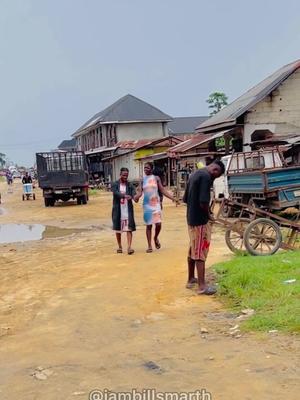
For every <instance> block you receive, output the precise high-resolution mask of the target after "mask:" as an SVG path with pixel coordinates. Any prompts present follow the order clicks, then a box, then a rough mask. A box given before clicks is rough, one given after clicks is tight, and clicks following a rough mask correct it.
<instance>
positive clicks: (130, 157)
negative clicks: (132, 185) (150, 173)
mask: <svg viewBox="0 0 300 400" xmlns="http://www.w3.org/2000/svg"><path fill="white" fill-rule="evenodd" d="M134 155H135V153H134V152H132V153H129V154H126V155H125V154H124V155H123V156H120V157H117V158H115V159H114V160H113V177H112V179H113V180H114V181H115V180H117V179H118V178H119V176H120V169H121V168H122V167H126V168H128V169H129V180H130V181H138V180H140V178H141V171H140V163H139V162H138V161H135V160H134Z"/></svg>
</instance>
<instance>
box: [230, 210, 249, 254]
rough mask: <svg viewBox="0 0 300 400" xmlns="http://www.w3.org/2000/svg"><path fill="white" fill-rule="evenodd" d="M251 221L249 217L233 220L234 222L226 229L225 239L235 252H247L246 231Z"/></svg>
mask: <svg viewBox="0 0 300 400" xmlns="http://www.w3.org/2000/svg"><path fill="white" fill-rule="evenodd" d="M250 222H251V220H250V219H249V218H240V219H238V220H236V221H235V222H233V224H232V225H231V226H230V227H229V228H228V229H227V230H226V232H225V241H226V244H227V246H228V247H229V249H230V250H231V251H232V252H233V253H239V254H240V253H245V252H246V248H245V245H244V233H245V229H246V228H247V226H248V225H249V223H250Z"/></svg>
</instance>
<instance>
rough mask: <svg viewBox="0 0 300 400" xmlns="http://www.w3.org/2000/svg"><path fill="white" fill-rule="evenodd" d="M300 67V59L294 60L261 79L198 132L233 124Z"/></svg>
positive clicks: (201, 126)
mask: <svg viewBox="0 0 300 400" xmlns="http://www.w3.org/2000/svg"><path fill="white" fill-rule="evenodd" d="M298 68H300V60H297V61H295V62H292V63H290V64H287V65H285V66H284V67H282V68H280V69H279V70H277V71H276V72H274V73H273V74H272V75H270V76H268V77H267V78H266V79H264V80H263V81H261V82H260V83H259V84H258V85H256V86H254V87H253V88H251V89H250V90H248V91H247V92H246V93H244V94H243V95H242V96H240V97H238V98H237V99H236V100H234V101H233V102H232V103H231V104H229V105H228V106H226V107H224V108H223V109H222V110H220V111H219V112H218V113H217V114H215V115H213V116H212V117H211V118H209V119H208V120H207V121H204V122H203V123H202V124H201V125H199V126H198V127H197V129H196V130H197V132H199V133H200V132H205V131H206V132H207V131H210V130H212V129H218V128H219V127H222V126H226V125H227V126H231V125H233V124H235V123H236V119H237V118H238V117H240V116H241V115H243V114H244V113H245V112H246V111H248V110H249V109H250V108H251V107H253V106H254V105H255V104H257V103H258V102H259V101H261V100H263V99H264V98H265V97H266V96H268V95H269V94H270V93H271V92H272V91H273V90H275V89H276V88H277V87H278V86H279V85H280V84H281V83H282V82H283V81H284V80H285V79H287V78H288V77H289V76H290V75H291V74H293V73H294V72H295V71H296V70H297V69H298Z"/></svg>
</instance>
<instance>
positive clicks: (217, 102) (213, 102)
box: [206, 92, 228, 115]
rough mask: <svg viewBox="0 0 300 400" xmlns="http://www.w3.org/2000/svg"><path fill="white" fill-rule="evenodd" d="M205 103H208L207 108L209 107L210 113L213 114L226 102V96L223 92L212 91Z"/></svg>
mask: <svg viewBox="0 0 300 400" xmlns="http://www.w3.org/2000/svg"><path fill="white" fill-rule="evenodd" d="M206 103H208V104H209V106H208V108H210V109H211V113H210V115H214V114H217V113H218V112H219V111H220V110H221V109H222V108H223V107H225V106H226V105H227V104H228V97H227V96H226V94H225V93H223V92H213V93H211V94H210V95H209V97H208V99H207V100H206Z"/></svg>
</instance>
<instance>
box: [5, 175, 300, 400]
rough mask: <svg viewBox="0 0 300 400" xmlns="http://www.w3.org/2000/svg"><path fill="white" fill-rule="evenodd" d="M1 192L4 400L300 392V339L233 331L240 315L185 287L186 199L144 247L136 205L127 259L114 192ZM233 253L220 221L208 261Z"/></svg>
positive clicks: (293, 395)
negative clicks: (80, 199) (71, 196)
mask: <svg viewBox="0 0 300 400" xmlns="http://www.w3.org/2000/svg"><path fill="white" fill-rule="evenodd" d="M0 191H1V193H2V200H3V201H2V204H1V205H0V207H1V215H0V223H1V226H4V225H5V226H6V228H5V229H6V230H5V229H3V230H2V233H1V227H0V238H1V244H0V250H1V253H0V273H1V280H0V360H1V369H0V399H1V400H18V399H22V400H41V399H43V400H69V399H70V400H71V399H85V400H87V399H89V398H92V399H93V400H94V399H96V400H97V399H100V398H101V396H100V394H99V393H98V394H97V392H95V393H96V394H94V395H93V396H94V397H93V396H92V395H91V396H90V395H89V393H90V392H91V391H93V390H96V389H99V390H103V389H105V388H107V389H110V390H114V391H129V390H131V389H132V388H137V389H138V390H142V389H156V390H157V391H171V392H175V391H177V392H185V391H189V392H190V391H195V390H201V389H205V390H206V391H207V392H209V393H211V397H203V399H208V398H211V399H216V400H219V399H222V400H238V399H239V400H241V399H242V400H250V399H251V400H261V399H263V400H267V399H272V400H277V399H278V400H279V399H280V400H281V399H288V400H294V399H295V400H296V399H298V398H299V386H298V387H297V383H298V379H299V369H297V360H299V341H298V340H297V338H296V337H294V336H284V335H279V334H277V333H273V334H270V333H266V334H257V333H253V334H249V333H247V334H246V333H242V334H241V336H240V337H234V336H231V335H230V333H229V332H230V328H232V327H233V326H234V325H236V323H237V322H236V320H235V316H234V315H232V314H231V313H229V312H227V311H226V310H224V309H223V308H222V305H221V303H220V302H219V301H218V300H217V299H216V298H208V297H204V296H197V295H196V294H195V292H194V291H190V290H187V289H185V282H186V248H187V233H186V226H185V217H184V215H185V208H184V206H180V207H175V206H174V205H173V204H171V203H169V202H167V201H166V202H165V203H166V204H165V206H164V222H163V231H162V235H161V243H162V248H161V249H160V250H159V251H154V252H153V253H152V254H146V253H145V249H146V241H145V233H144V227H143V224H142V218H141V205H137V206H136V207H135V209H136V220H137V223H138V230H137V232H136V233H135V235H134V242H133V246H134V249H135V251H136V254H134V255H132V256H128V255H127V254H116V253H115V249H116V243H115V239H114V235H113V233H112V231H111V228H110V226H111V220H110V214H111V195H110V194H109V193H99V194H97V195H94V196H91V197H90V202H89V204H88V205H81V206H77V205H74V204H72V203H70V204H67V205H59V206H55V207H51V208H45V207H44V206H43V199H42V196H41V193H40V192H39V191H38V190H37V200H36V201H33V200H30V201H24V202H23V201H22V196H21V193H22V190H21V185H20V184H19V183H15V184H14V186H13V190H12V192H10V193H8V192H7V187H6V185H5V184H4V183H1V184H0ZM20 226H22V228H20ZM22 229H23V232H21V233H20V230H22ZM8 231H9V233H8ZM33 231H34V232H33ZM16 232H18V235H19V236H18V235H17V233H16ZM33 233H34V235H33ZM30 235H33V236H34V237H32V236H30ZM12 236H13V238H12ZM16 240H17V241H16ZM14 241H15V242H14ZM230 257H231V254H230V253H229V251H228V250H227V248H226V246H225V243H224V233H223V232H222V231H220V230H218V229H216V228H215V231H214V234H213V244H212V249H211V252H210V256H209V259H208V266H210V265H212V264H213V263H215V262H218V261H222V260H226V259H229V258H230ZM238 336H239V335H238ZM98 395H99V396H98ZM89 396H90V397H89ZM97 396H98V397H97ZM198 399H199V400H200V398H199V397H198ZM145 400H152V399H145Z"/></svg>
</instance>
